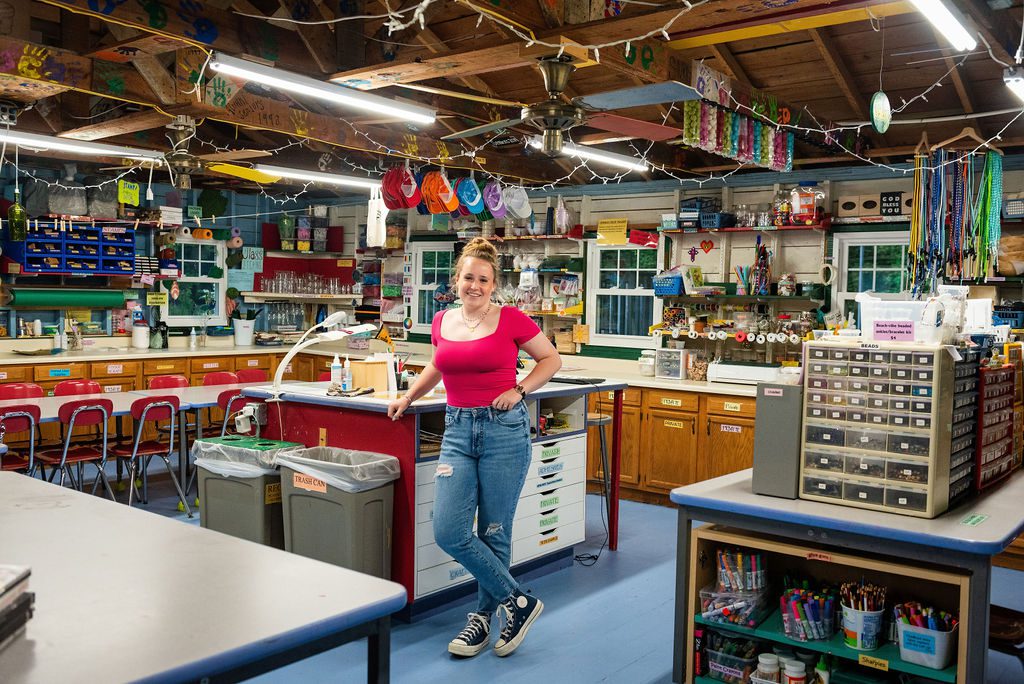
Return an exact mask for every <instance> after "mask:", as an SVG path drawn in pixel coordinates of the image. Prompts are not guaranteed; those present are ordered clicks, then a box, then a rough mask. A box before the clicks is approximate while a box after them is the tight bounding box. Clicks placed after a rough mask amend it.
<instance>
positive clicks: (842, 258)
mask: <svg viewBox="0 0 1024 684" xmlns="http://www.w3.org/2000/svg"><path fill="white" fill-rule="evenodd" d="M890 245H902V246H904V247H908V248H909V246H910V231H909V230H906V231H902V230H893V231H862V232H856V233H837V234H836V235H835V237H834V239H833V242H832V254H833V255H834V256H837V257H838V268H837V269H836V277H835V280H834V281H833V283H832V302H831V304H832V311H834V312H838V313H842V314H843V315H844V316H845V311H846V302H848V301H854V300H856V298H857V295H858V294H860V292H852V291H850V290H847V289H846V281H847V276H848V275H849V272H850V264H849V256H850V247H886V246H890ZM905 265H906V262H904V268H903V269H902V270H903V271H904V273H905ZM857 270H865V269H857ZM870 270H871V271H872V272H874V273H877V272H878V270H879V269H877V268H875V267H874V266H872V267H871V269H870ZM881 270H882V271H894V270H900V269H881ZM868 292H870V293H871V295H872V296H873V297H878V298H879V299H891V300H898V299H906V297H907V290H903V291H902V292H876V291H875V290H868Z"/></svg>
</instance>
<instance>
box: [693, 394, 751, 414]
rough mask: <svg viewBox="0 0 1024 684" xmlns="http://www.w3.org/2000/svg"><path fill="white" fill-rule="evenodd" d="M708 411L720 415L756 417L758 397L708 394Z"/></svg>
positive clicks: (706, 398) (705, 398) (706, 400)
mask: <svg viewBox="0 0 1024 684" xmlns="http://www.w3.org/2000/svg"><path fill="white" fill-rule="evenodd" d="M704 401H705V402H706V403H705V405H706V406H707V412H708V413H713V414H715V415H719V416H749V417H751V418H753V417H754V410H755V406H756V399H755V398H754V397H725V396H716V395H707V396H705V397H704Z"/></svg>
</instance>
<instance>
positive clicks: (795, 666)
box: [782, 660, 807, 684]
mask: <svg viewBox="0 0 1024 684" xmlns="http://www.w3.org/2000/svg"><path fill="white" fill-rule="evenodd" d="M782 681H783V682H784V684H807V666H806V665H804V664H803V663H801V662H800V661H799V660H790V661H789V662H788V663H786V673H785V675H783V677H782Z"/></svg>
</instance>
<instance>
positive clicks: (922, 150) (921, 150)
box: [914, 131, 930, 157]
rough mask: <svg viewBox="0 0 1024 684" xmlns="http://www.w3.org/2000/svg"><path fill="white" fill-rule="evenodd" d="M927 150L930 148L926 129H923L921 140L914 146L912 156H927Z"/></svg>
mask: <svg viewBox="0 0 1024 684" xmlns="http://www.w3.org/2000/svg"><path fill="white" fill-rule="evenodd" d="M929 151H930V150H929V147H928V131H923V132H922V133H921V141H920V142H919V143H917V147H915V148H914V156H915V157H927V156H929V154H928V153H929Z"/></svg>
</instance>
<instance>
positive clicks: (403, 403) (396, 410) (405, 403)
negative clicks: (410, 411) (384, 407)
mask: <svg viewBox="0 0 1024 684" xmlns="http://www.w3.org/2000/svg"><path fill="white" fill-rule="evenodd" d="M411 403H412V402H411V401H409V397H399V398H398V399H395V400H394V401H393V402H391V403H390V404H388V418H390V419H391V420H398V419H399V418H401V417H402V414H404V413H405V410H406V409H407V408H409V404H411Z"/></svg>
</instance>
